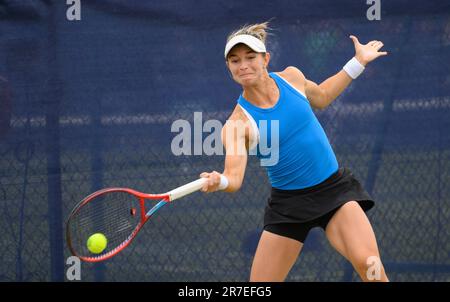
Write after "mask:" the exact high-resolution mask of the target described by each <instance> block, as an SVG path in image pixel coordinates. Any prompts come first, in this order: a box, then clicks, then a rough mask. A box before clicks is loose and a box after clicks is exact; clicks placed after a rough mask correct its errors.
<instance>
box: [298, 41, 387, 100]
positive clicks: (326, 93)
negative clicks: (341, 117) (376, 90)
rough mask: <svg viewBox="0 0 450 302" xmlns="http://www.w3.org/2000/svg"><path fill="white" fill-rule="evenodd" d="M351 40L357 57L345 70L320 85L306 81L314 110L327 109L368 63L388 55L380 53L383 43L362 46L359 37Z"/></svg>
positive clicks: (307, 92)
mask: <svg viewBox="0 0 450 302" xmlns="http://www.w3.org/2000/svg"><path fill="white" fill-rule="evenodd" d="M350 38H351V39H352V41H353V44H354V46H355V56H354V58H352V59H351V60H350V61H349V62H348V63H347V64H346V65H345V66H344V68H343V69H341V70H340V71H339V72H338V73H337V74H335V75H333V76H332V77H329V78H328V79H326V80H325V81H323V82H322V83H320V84H319V85H318V84H316V83H314V82H313V81H310V80H307V79H306V84H305V92H306V96H307V98H308V100H309V101H310V103H311V105H312V106H313V107H314V108H318V109H323V108H326V107H327V106H328V105H330V104H331V102H333V101H334V100H335V99H336V98H337V97H338V96H339V95H340V94H341V93H342V92H343V91H344V90H345V88H347V86H348V85H350V83H351V82H352V80H354V79H356V78H357V77H358V76H359V75H360V74H361V73H362V71H363V70H364V68H365V66H366V65H367V64H368V63H370V62H372V61H374V60H375V59H377V58H379V57H380V56H385V55H387V54H388V53H387V52H386V51H379V50H380V49H381V48H382V47H383V45H384V44H383V42H381V41H378V40H373V41H370V42H369V43H367V44H361V43H360V42H359V40H358V38H357V37H355V36H353V35H351V36H350Z"/></svg>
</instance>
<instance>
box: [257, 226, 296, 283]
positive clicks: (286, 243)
mask: <svg viewBox="0 0 450 302" xmlns="http://www.w3.org/2000/svg"><path fill="white" fill-rule="evenodd" d="M302 247H303V243H301V242H300V241H297V240H295V239H291V238H288V237H285V236H281V235H278V234H274V233H271V232H268V231H263V233H262V235H261V238H260V240H259V243H258V247H257V249H256V253H255V257H254V259H253V264H252V270H251V275H250V281H283V280H284V279H285V278H286V276H287V274H288V273H289V271H290V269H291V268H292V266H293V265H294V263H295V261H296V260H297V257H298V255H299V253H300V251H301V249H302Z"/></svg>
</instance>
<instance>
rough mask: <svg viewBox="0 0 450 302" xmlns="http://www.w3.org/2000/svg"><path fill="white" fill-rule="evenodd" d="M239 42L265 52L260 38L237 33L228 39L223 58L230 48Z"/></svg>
mask: <svg viewBox="0 0 450 302" xmlns="http://www.w3.org/2000/svg"><path fill="white" fill-rule="evenodd" d="M239 43H243V44H245V45H247V46H248V47H250V48H251V49H253V50H254V51H256V52H266V46H265V45H264V43H263V42H262V41H261V40H260V39H258V38H255V37H253V36H251V35H238V36H236V37H233V38H232V39H230V41H228V43H227V45H226V46H225V59H226V58H227V55H228V53H229V52H230V50H231V49H232V48H233V47H234V46H236V45H237V44H239Z"/></svg>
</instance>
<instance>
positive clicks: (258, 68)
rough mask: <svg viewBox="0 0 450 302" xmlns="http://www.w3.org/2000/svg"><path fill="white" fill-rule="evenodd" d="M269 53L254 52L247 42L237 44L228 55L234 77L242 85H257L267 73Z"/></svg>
mask: <svg viewBox="0 0 450 302" xmlns="http://www.w3.org/2000/svg"><path fill="white" fill-rule="evenodd" d="M268 61H269V54H268V53H266V55H264V54H262V53H256V52H254V51H253V50H252V49H251V48H250V47H248V46H247V45H245V44H238V45H236V46H235V47H234V48H233V49H232V50H231V51H230V54H229V55H228V59H227V66H228V69H229V70H230V72H231V75H232V76H233V79H234V80H235V81H236V82H237V83H239V84H241V85H242V86H252V85H255V84H256V83H257V82H258V81H259V80H260V79H262V76H263V75H264V73H267V69H266V68H265V67H266V66H267V63H268Z"/></svg>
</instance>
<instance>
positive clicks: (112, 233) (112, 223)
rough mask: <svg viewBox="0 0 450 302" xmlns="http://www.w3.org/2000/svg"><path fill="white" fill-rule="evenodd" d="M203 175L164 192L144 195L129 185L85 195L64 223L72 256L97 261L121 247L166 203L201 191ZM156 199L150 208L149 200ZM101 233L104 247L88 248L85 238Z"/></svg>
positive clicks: (128, 243) (111, 255) (203, 180)
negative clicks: (104, 239)
mask: <svg viewBox="0 0 450 302" xmlns="http://www.w3.org/2000/svg"><path fill="white" fill-rule="evenodd" d="M205 182H206V178H200V179H197V180H196V181H193V182H190V183H188V184H185V185H183V186H180V187H178V188H176V189H174V190H172V191H169V192H167V193H164V194H146V193H141V192H138V191H135V190H132V189H128V188H107V189H103V190H100V191H97V192H94V193H92V194H91V195H89V196H87V197H86V198H84V199H83V200H82V201H80V202H79V203H78V204H77V205H76V206H75V207H74V209H73V210H72V212H71V213H70V216H69V218H68V219H67V222H66V240H67V245H68V247H69V249H70V252H71V253H72V255H74V256H77V257H78V258H80V259H81V260H83V261H87V262H99V261H104V260H106V259H109V258H111V257H113V256H115V255H117V254H118V253H119V252H121V251H122V250H124V249H125V248H126V247H127V246H128V245H130V243H131V242H132V241H133V239H134V238H135V237H136V235H137V234H138V232H139V231H140V230H141V228H142V227H143V226H144V224H145V223H146V222H147V221H148V220H149V219H150V217H152V216H153V215H154V214H155V213H156V211H158V210H159V209H161V208H162V207H163V206H164V205H166V204H167V203H169V202H171V201H174V200H176V199H179V198H181V197H183V196H186V195H188V194H191V193H193V192H196V191H198V190H200V189H201V188H202V187H203V184H204V183H205ZM154 200H159V202H157V203H156V204H155V205H154V206H153V207H152V208H151V209H150V210H147V209H146V205H147V204H148V203H149V201H154ZM95 233H102V234H103V235H105V237H106V238H107V245H106V248H105V249H104V250H103V251H101V252H100V253H98V254H94V253H92V252H91V251H89V249H88V247H87V240H88V238H89V237H90V236H91V235H93V234H95Z"/></svg>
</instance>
